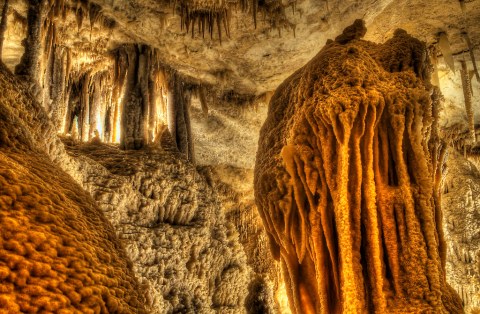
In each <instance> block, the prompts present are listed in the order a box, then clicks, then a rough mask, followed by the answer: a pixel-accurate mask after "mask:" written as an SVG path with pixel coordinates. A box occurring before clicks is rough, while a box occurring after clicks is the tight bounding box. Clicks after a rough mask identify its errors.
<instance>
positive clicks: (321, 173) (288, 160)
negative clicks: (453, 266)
mask: <svg viewBox="0 0 480 314" xmlns="http://www.w3.org/2000/svg"><path fill="white" fill-rule="evenodd" d="M365 32H366V29H365V27H364V23H363V21H356V22H355V23H354V25H352V26H351V27H348V28H347V29H346V30H345V31H344V33H343V34H342V35H340V36H338V37H337V38H336V40H335V41H329V42H328V43H327V45H326V46H325V47H324V48H323V49H322V51H321V52H320V53H319V54H318V55H317V56H316V57H315V58H314V59H313V60H312V61H311V62H309V63H308V64H307V65H306V66H305V67H303V68H302V69H300V70H299V71H297V72H296V73H295V74H293V75H292V76H291V77H290V78H289V79H287V80H286V81H285V82H284V83H283V84H281V85H280V86H279V88H278V89H277V91H276V92H275V94H274V95H273V97H272V100H271V102H270V107H269V114H268V117H267V120H266V122H265V124H264V126H263V128H262V130H261V134H260V142H259V149H258V152H257V160H256V168H255V197H256V201H257V205H258V208H259V212H260V214H261V216H262V220H263V223H264V225H265V228H266V230H267V232H268V234H269V238H270V244H271V249H272V253H273V255H274V256H275V257H276V258H277V259H280V261H281V265H282V269H283V272H284V278H285V283H286V288H287V293H288V297H289V302H290V307H291V309H292V311H293V312H294V313H367V312H368V313H395V312H403V313H405V312H408V313H413V312H422V311H426V312H428V311H431V312H435V313H462V312H463V310H462V305H461V300H460V298H459V297H458V295H457V294H456V293H455V291H454V290H453V289H452V288H451V287H450V286H449V285H448V284H447V283H446V280H445V242H444V239H443V233H442V221H441V220H442V212H441V208H440V204H441V202H440V186H441V178H442V175H441V171H442V169H443V166H444V164H443V159H444V156H445V149H444V145H442V143H440V142H439V140H438V132H437V131H436V130H435V128H436V127H437V126H436V122H435V121H434V120H435V118H436V116H438V111H437V105H438V103H437V102H438V99H439V93H438V91H435V90H434V89H433V87H432V85H431V84H430V82H429V80H430V74H431V73H430V72H431V67H430V65H429V62H428V57H427V50H426V47H425V46H424V44H423V43H421V42H420V41H418V40H416V39H414V38H412V37H410V36H409V35H408V34H407V33H406V32H404V31H402V30H397V31H396V32H395V35H394V37H393V38H392V39H390V40H388V41H387V42H386V43H385V44H383V45H377V44H373V43H371V42H367V41H363V40H360V38H361V37H363V35H364V34H365Z"/></svg>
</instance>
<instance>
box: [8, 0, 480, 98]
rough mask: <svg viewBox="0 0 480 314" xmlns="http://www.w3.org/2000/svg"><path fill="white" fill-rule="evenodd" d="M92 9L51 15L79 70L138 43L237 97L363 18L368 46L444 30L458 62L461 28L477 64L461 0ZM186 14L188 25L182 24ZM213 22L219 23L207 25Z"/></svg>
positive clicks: (12, 55)
mask: <svg viewBox="0 0 480 314" xmlns="http://www.w3.org/2000/svg"><path fill="white" fill-rule="evenodd" d="M92 3H94V4H96V5H97V6H94V5H92ZM92 3H87V2H85V1H79V2H73V1H66V2H65V5H66V6H69V7H70V8H71V9H72V10H70V11H68V12H67V14H66V17H64V18H63V19H62V18H58V19H62V23H60V25H61V27H63V28H64V30H65V31H57V33H58V34H61V37H62V42H63V43H64V44H65V45H66V46H67V47H70V48H73V50H74V51H75V53H76V55H77V56H80V57H81V58H77V59H76V62H78V64H77V65H79V66H80V68H81V67H82V66H83V67H85V66H88V65H90V66H92V65H94V66H97V67H98V64H101V63H102V58H103V57H104V56H107V55H108V54H107V52H108V51H111V50H113V49H115V48H116V47H118V46H119V45H121V44H124V43H145V44H148V45H151V46H153V47H155V48H157V49H158V52H159V55H160V58H161V60H162V62H163V63H164V64H166V65H168V66H169V67H171V68H173V69H175V70H176V71H178V72H180V73H182V74H184V75H185V76H186V77H189V78H191V79H192V80H194V81H196V82H199V83H205V84H209V85H214V86H217V87H219V88H220V89H222V90H235V92H236V93H238V94H241V95H242V94H247V95H260V94H262V93H265V92H268V91H272V90H274V89H275V88H276V87H277V86H278V85H279V84H280V83H281V82H282V81H283V80H284V79H285V78H286V77H288V76H289V75H290V74H292V73H293V72H294V71H295V70H297V69H298V68H300V67H301V66H303V65H304V64H305V63H306V62H308V60H310V59H311V58H312V57H313V56H314V55H315V54H316V53H317V52H318V51H319V50H320V48H321V47H323V45H324V44H325V42H326V40H327V39H329V38H334V37H335V36H336V34H338V33H339V32H340V31H341V30H342V29H343V28H344V27H346V26H347V25H350V24H351V23H352V22H353V21H354V20H355V19H357V18H363V19H364V20H365V21H366V25H367V28H368V33H367V35H366V39H367V40H371V41H374V42H383V41H384V40H386V39H387V38H389V37H391V36H392V34H393V32H394V30H395V29H397V28H403V29H405V30H406V31H407V32H409V33H410V34H412V35H413V36H415V37H417V38H419V39H420V40H422V41H425V42H426V43H427V45H435V44H436V43H437V42H438V35H439V34H440V33H442V32H444V33H446V35H447V38H448V41H449V44H450V47H451V51H452V53H453V55H460V56H461V57H463V54H462V52H463V51H468V47H467V44H466V42H465V40H464V37H463V36H462V33H463V32H467V33H468V35H469V37H470V39H471V42H472V44H473V46H474V51H475V52H476V54H477V59H480V48H479V46H480V26H479V25H480V24H479V23H478V21H480V3H479V0H473V1H466V0H465V1H464V2H463V6H464V10H463V11H462V9H461V5H460V2H458V1H451V0H434V1H416V0H400V1H391V0H377V1H358V0H355V1H353V0H348V1H339V0H335V1H334V0H327V1H321V0H298V1H296V2H292V1H285V0H284V1H281V2H275V1H260V2H258V5H256V6H255V9H254V8H253V3H254V2H249V1H243V2H239V1H197V0H196V1H192V0H182V1H153V0H93V1H92ZM257 6H258V7H257ZM82 8H83V9H82ZM186 10H188V14H190V16H192V17H193V20H191V21H190V20H189V21H187V19H185V16H187V11H186ZM254 10H256V11H257V14H256V16H257V18H256V24H257V25H256V28H255V22H254V18H253V16H254V15H253V11H254ZM11 11H12V12H13V13H12V12H11V14H14V15H15V16H16V18H17V19H22V17H23V18H25V17H26V5H25V4H24V1H22V0H13V1H11ZM80 11H81V13H79V12H80ZM205 12H209V13H208V14H211V12H214V13H213V15H214V19H213V21H214V24H213V25H212V37H211V35H210V30H209V29H208V21H207V22H206V24H207V25H206V26H204V27H205V28H204V31H203V32H202V31H201V22H200V21H201V18H200V17H201V16H206V15H205V14H207V13H205ZM215 12H216V13H215ZM202 14H203V15H202ZM208 14H207V15H208ZM215 16H219V17H220V18H219V19H217V20H215ZM195 17H197V20H195V19H194V18H195ZM207 19H208V18H207ZM215 22H217V23H215ZM92 23H93V25H92ZM192 23H194V25H195V29H194V35H193V38H192V31H191V28H192V27H191V25H192ZM187 24H189V25H188V27H189V28H188V31H187V30H186V27H187ZM219 29H220V32H221V37H222V38H221V40H220V38H219ZM202 33H203V35H202ZM7 36H8V35H7ZM19 36H20V35H19ZM20 37H21V36H20ZM16 41H17V44H16V45H15V44H14V43H12V42H10V43H9V44H7V47H6V48H5V53H4V55H5V61H6V63H7V65H9V66H10V67H12V68H13V66H14V65H15V64H14V63H15V60H18V59H19V58H20V56H21V54H22V49H21V46H20V44H19V43H20V41H21V38H17V40H16ZM13 42H14V41H13ZM438 54H439V55H441V51H439V52H438ZM466 55H467V56H466V58H467V59H468V58H470V57H469V56H468V53H467V54H466Z"/></svg>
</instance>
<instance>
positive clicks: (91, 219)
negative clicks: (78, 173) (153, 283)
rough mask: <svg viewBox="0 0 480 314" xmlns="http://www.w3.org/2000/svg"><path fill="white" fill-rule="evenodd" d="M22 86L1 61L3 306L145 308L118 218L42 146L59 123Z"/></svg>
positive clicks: (13, 309)
mask: <svg viewBox="0 0 480 314" xmlns="http://www.w3.org/2000/svg"><path fill="white" fill-rule="evenodd" d="M19 86H20V83H19V81H17V80H14V79H12V74H10V73H8V70H6V69H5V68H4V67H3V65H1V66H0V95H1V98H0V226H1V227H0V228H1V229H0V230H1V232H0V310H1V311H2V312H5V313H20V312H21V313H37V312H47V313H53V312H55V313H94V312H95V313H113V312H118V313H144V312H145V310H144V303H145V302H144V296H143V292H142V289H140V287H139V285H138V283H137V281H136V279H135V276H134V274H133V271H132V269H131V266H132V264H131V262H130V261H129V260H128V258H127V257H126V254H125V250H124V248H123V247H122V245H121V244H120V242H119V240H118V239H117V237H116V236H115V233H114V231H113V228H112V226H111V224H110V223H109V222H108V221H107V220H106V219H105V218H104V216H103V214H102V213H101V211H100V210H99V209H98V207H97V206H96V205H95V202H94V201H93V199H92V198H91V196H89V195H88V194H87V193H85V192H84V191H82V189H81V188H80V187H79V186H78V185H77V184H76V183H75V182H74V181H73V180H72V178H71V177H69V176H68V175H67V174H66V173H65V172H63V171H62V170H61V169H60V168H59V167H58V166H56V165H54V164H53V163H52V161H51V160H50V159H49V158H48V156H47V154H46V152H45V150H44V149H42V148H41V146H42V145H41V143H39V142H38V139H37V138H36V136H38V134H35V133H40V134H42V135H43V136H45V137H46V138H49V137H50V136H51V135H52V134H54V131H53V130H54V128H52V127H51V125H49V124H42V122H45V121H47V117H46V115H45V113H44V112H43V110H42V109H41V108H40V107H38V105H36V104H35V103H34V102H32V101H31V99H29V97H28V96H26V95H25V94H24V91H23V90H22V89H20V88H19ZM52 131H53V132H52ZM46 142H47V141H45V142H44V143H43V144H45V143H46Z"/></svg>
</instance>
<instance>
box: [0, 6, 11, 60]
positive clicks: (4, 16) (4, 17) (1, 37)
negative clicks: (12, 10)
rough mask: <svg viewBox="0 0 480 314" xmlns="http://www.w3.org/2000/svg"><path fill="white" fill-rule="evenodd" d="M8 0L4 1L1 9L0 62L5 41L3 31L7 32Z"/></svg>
mask: <svg viewBox="0 0 480 314" xmlns="http://www.w3.org/2000/svg"><path fill="white" fill-rule="evenodd" d="M9 1H10V0H4V3H3V8H2V16H1V19H2V20H1V21H0V62H1V61H2V60H3V59H2V55H3V54H2V52H3V41H4V39H5V31H6V30H7V19H8V9H9V6H8V3H9Z"/></svg>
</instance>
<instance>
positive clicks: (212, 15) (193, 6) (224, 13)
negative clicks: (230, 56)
mask: <svg viewBox="0 0 480 314" xmlns="http://www.w3.org/2000/svg"><path fill="white" fill-rule="evenodd" d="M175 4H177V3H176V2H175ZM295 6H296V1H295V0H291V1H288V2H287V3H285V4H284V3H282V1H278V0H267V1H259V0H241V1H220V2H218V1H191V0H184V1H179V2H178V10H179V12H180V17H181V28H182V30H186V32H187V33H191V35H192V38H194V37H195V33H197V34H200V35H202V37H203V38H205V32H207V34H210V38H211V39H213V34H214V33H215V29H216V32H217V35H218V39H219V41H220V43H221V42H222V34H223V32H225V34H226V35H227V36H228V37H230V25H231V20H232V14H233V10H236V9H238V8H240V10H241V11H242V12H251V14H252V18H253V25H254V27H255V28H257V15H258V13H262V16H263V20H264V21H265V22H266V23H267V24H268V25H269V26H270V28H271V29H276V30H277V31H278V34H279V36H281V31H282V29H289V30H292V31H293V33H294V35H295V24H293V23H292V22H290V20H289V19H288V18H287V15H286V13H285V9H286V8H288V7H291V8H292V11H293V12H294V13H295Z"/></svg>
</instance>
